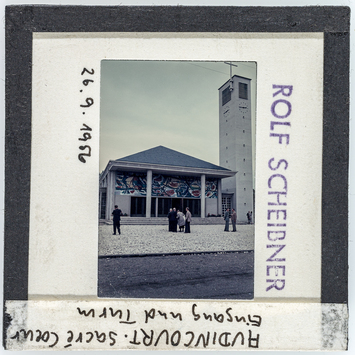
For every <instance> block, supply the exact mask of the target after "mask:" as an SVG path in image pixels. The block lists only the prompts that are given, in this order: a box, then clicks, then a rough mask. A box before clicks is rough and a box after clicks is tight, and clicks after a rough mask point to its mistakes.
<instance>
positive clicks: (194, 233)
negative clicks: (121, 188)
mask: <svg viewBox="0 0 355 355" xmlns="http://www.w3.org/2000/svg"><path fill="white" fill-rule="evenodd" d="M223 229H224V226H222V225H191V233H189V234H188V233H180V232H177V233H172V232H169V231H168V226H167V225H166V226H162V225H148V226H145V225H129V226H128V225H121V235H118V234H117V235H112V232H113V231H112V225H100V226H99V256H100V257H104V256H115V255H121V256H122V255H137V254H140V255H142V254H169V253H191V252H219V251H245V250H248V251H250V250H254V225H238V226H237V232H224V231H223Z"/></svg>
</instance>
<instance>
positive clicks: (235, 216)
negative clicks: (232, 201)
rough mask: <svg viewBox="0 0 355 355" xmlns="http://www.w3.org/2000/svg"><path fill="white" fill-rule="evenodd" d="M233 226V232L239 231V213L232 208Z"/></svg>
mask: <svg viewBox="0 0 355 355" xmlns="http://www.w3.org/2000/svg"><path fill="white" fill-rule="evenodd" d="M231 220H232V226H233V232H236V231H237V228H236V224H237V213H236V212H235V209H234V208H232V217H231Z"/></svg>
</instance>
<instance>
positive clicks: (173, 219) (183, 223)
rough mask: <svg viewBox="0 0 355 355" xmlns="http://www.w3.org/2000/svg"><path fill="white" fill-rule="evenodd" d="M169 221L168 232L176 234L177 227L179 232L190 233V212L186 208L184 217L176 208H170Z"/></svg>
mask: <svg viewBox="0 0 355 355" xmlns="http://www.w3.org/2000/svg"><path fill="white" fill-rule="evenodd" d="M168 220H169V232H177V226H178V225H179V232H183V231H184V229H185V233H190V223H191V212H190V210H189V208H188V207H186V215H185V216H184V214H183V213H182V212H181V211H179V210H176V208H175V207H174V208H170V211H169V213H168Z"/></svg>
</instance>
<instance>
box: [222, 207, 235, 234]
mask: <svg viewBox="0 0 355 355" xmlns="http://www.w3.org/2000/svg"><path fill="white" fill-rule="evenodd" d="M229 217H230V219H231V221H232V226H233V230H232V232H236V231H237V213H236V212H235V209H234V208H232V214H231V215H230V213H229V208H227V210H226V212H225V214H224V221H225V222H226V224H225V226H224V231H225V232H229Z"/></svg>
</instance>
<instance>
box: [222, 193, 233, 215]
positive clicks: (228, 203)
mask: <svg viewBox="0 0 355 355" xmlns="http://www.w3.org/2000/svg"><path fill="white" fill-rule="evenodd" d="M231 207H232V196H222V216H224V214H225V213H226V211H227V208H229V211H231Z"/></svg>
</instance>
